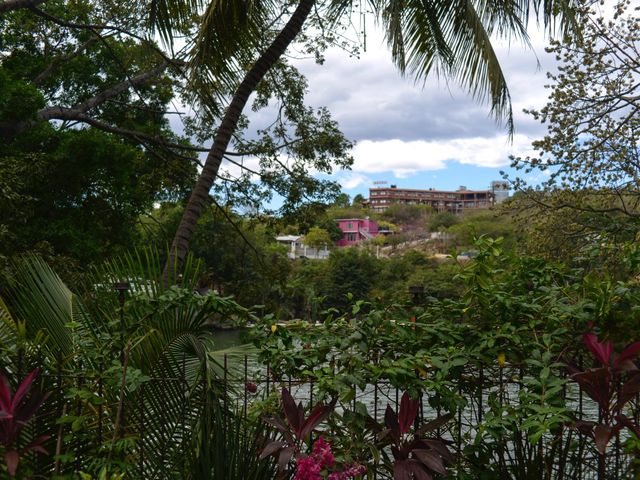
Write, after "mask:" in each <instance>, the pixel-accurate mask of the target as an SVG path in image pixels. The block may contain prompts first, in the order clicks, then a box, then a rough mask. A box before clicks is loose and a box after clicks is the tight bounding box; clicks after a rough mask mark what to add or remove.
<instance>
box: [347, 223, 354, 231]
mask: <svg viewBox="0 0 640 480" xmlns="http://www.w3.org/2000/svg"><path fill="white" fill-rule="evenodd" d="M347 228H348V229H349V230H351V229H352V228H353V222H349V223H347Z"/></svg>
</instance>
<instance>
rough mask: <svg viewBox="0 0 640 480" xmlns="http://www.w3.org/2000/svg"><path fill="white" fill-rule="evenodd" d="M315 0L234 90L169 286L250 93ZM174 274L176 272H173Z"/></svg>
mask: <svg viewBox="0 0 640 480" xmlns="http://www.w3.org/2000/svg"><path fill="white" fill-rule="evenodd" d="M314 2H315V0H300V3H299V4H298V7H297V8H296V10H295V11H294V12H293V15H292V16H291V18H290V19H289V21H288V22H287V24H286V25H285V27H284V28H283V29H282V31H281V32H280V33H278V36H277V37H276V38H275V39H274V40H273V43H272V44H271V45H269V47H268V48H267V50H266V51H265V52H264V53H263V54H262V55H261V56H260V57H259V58H258V60H256V62H255V63H254V64H253V66H252V67H251V69H250V70H249V71H248V72H247V74H246V75H245V77H244V79H243V80H242V82H241V83H240V85H239V86H238V89H237V90H236V92H235V93H234V95H233V98H232V99H231V103H230V104H229V107H228V108H227V111H226V112H225V115H224V117H223V118H222V122H220V126H219V127H218V131H217V132H216V136H215V139H214V141H213V145H212V146H211V150H209V154H208V155H207V161H206V162H205V164H204V168H203V169H202V172H201V173H200V176H199V177H198V181H197V182H196V186H195V188H194V189H193V192H191V196H190V197H189V202H188V203H187V206H186V208H185V211H184V213H183V215H182V219H181V220H180V225H179V226H178V230H177V231H176V234H175V236H174V237H173V242H172V243H171V249H170V251H169V256H168V258H167V263H166V264H165V266H164V271H163V273H162V280H163V284H165V285H167V284H168V280H169V279H170V278H175V273H176V272H177V269H178V268H179V267H180V265H181V264H182V261H183V260H184V257H185V256H186V254H187V249H188V248H189V242H190V241H191V237H192V236H193V232H194V231H195V228H196V224H197V222H198V220H199V219H200V217H201V216H202V213H203V211H204V208H205V207H206V206H207V204H208V200H209V191H210V190H211V187H212V186H213V182H214V181H215V179H216V176H217V175H218V170H219V168H220V163H221V162H222V158H223V156H224V153H225V152H226V150H227V147H228V145H229V142H230V140H231V136H232V135H233V133H234V132H235V130H236V128H237V125H238V119H239V118H240V115H241V114H242V110H243V109H244V107H245V105H246V104H247V101H248V100H249V96H250V95H251V94H252V93H253V92H254V91H255V89H256V87H257V86H258V84H259V83H260V81H261V80H262V79H263V78H264V77H265V75H266V74H267V72H268V71H269V69H270V68H271V67H272V66H273V65H274V64H275V63H276V62H277V61H278V59H279V58H280V57H281V56H282V55H283V54H284V52H285V51H286V49H287V47H288V46H289V45H290V44H291V42H293V40H294V39H295V38H296V36H297V35H298V33H299V32H300V30H301V29H302V25H303V24H304V22H305V21H306V19H307V17H308V16H309V13H310V12H311V7H312V6H313V4H314ZM172 273H173V274H174V275H171V274H172Z"/></svg>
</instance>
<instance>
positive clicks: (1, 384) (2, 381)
mask: <svg viewBox="0 0 640 480" xmlns="http://www.w3.org/2000/svg"><path fill="white" fill-rule="evenodd" d="M0 410H2V411H4V412H6V413H7V414H9V415H10V414H11V413H12V411H11V388H10V387H9V382H8V381H7V379H6V378H5V377H4V375H0Z"/></svg>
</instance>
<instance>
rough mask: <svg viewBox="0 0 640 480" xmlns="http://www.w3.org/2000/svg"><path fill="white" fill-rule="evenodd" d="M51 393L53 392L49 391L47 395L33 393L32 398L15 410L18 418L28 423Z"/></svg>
mask: <svg viewBox="0 0 640 480" xmlns="http://www.w3.org/2000/svg"><path fill="white" fill-rule="evenodd" d="M49 395H51V392H48V393H46V394H45V395H41V394H40V393H33V394H31V398H29V399H28V400H27V401H26V402H25V403H23V404H22V406H21V407H20V408H17V409H16V411H15V412H14V416H15V418H16V420H17V421H19V422H21V423H27V422H28V421H29V420H31V417H33V416H34V415H35V413H36V412H37V411H38V409H39V408H40V406H41V405H42V403H43V402H44V401H45V400H46V399H47V398H49Z"/></svg>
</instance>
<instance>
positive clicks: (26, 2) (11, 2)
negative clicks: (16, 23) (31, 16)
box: [0, 0, 47, 14]
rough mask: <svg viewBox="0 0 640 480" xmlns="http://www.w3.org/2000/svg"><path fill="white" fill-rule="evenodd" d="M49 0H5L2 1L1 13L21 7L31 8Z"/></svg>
mask: <svg viewBox="0 0 640 480" xmlns="http://www.w3.org/2000/svg"><path fill="white" fill-rule="evenodd" d="M46 1H47V0H5V1H4V2H0V14H3V13H7V12H12V11H14V10H20V9H21V8H31V7H35V6H36V5H40V4H41V3H44V2H46Z"/></svg>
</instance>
